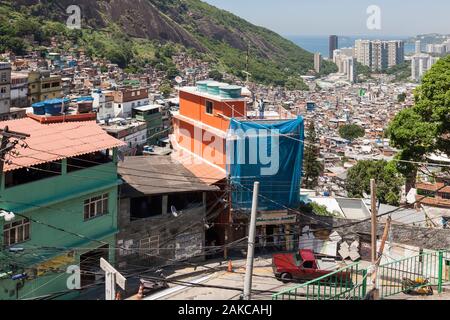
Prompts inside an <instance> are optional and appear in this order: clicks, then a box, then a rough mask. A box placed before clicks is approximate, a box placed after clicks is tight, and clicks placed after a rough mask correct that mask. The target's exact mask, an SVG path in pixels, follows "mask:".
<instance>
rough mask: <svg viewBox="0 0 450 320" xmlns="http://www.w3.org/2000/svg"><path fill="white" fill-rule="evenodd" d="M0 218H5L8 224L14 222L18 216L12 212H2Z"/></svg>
mask: <svg viewBox="0 0 450 320" xmlns="http://www.w3.org/2000/svg"><path fill="white" fill-rule="evenodd" d="M0 217H3V218H4V219H5V221H6V222H10V221H12V220H14V218H15V217H16V215H15V214H14V213H12V212H8V211H4V210H2V211H0Z"/></svg>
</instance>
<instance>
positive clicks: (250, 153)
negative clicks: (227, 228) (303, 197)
mask: <svg viewBox="0 0 450 320" xmlns="http://www.w3.org/2000/svg"><path fill="white" fill-rule="evenodd" d="M303 141H304V121H303V118H302V117H298V118H297V119H295V120H277V121H261V120H257V121H240V120H236V119H232V120H231V124H230V131H229V135H228V138H227V155H228V159H227V162H228V165H227V171H228V175H229V177H230V180H231V185H232V197H231V198H232V204H233V207H234V208H236V209H241V210H244V211H245V210H250V209H251V205H252V193H253V184H254V182H255V181H259V182H260V197H259V206H258V210H261V211H275V210H283V209H286V208H295V207H296V206H298V205H299V204H300V187H301V177H302V164H303V149H304V144H303Z"/></svg>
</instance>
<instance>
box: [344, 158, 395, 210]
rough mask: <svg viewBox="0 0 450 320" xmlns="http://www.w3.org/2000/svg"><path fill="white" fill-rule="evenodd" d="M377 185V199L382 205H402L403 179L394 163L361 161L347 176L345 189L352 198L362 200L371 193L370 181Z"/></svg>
mask: <svg viewBox="0 0 450 320" xmlns="http://www.w3.org/2000/svg"><path fill="white" fill-rule="evenodd" d="M371 179H375V181H376V183H377V198H378V200H379V201H380V202H381V203H386V204H390V205H395V206H397V205H399V204H400V192H401V187H402V186H403V178H402V177H401V175H400V173H399V172H398V171H397V169H396V166H395V163H394V162H386V161H372V160H369V161H360V162H358V163H357V164H356V165H355V166H354V167H352V168H351V169H350V170H349V171H348V174H347V181H346V184H345V189H346V190H347V192H348V196H349V197H351V198H362V197H363V194H364V193H366V194H369V193H370V180H371Z"/></svg>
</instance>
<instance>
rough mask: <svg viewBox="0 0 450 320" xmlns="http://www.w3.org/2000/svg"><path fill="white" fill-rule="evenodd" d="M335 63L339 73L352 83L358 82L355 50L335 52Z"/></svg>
mask: <svg viewBox="0 0 450 320" xmlns="http://www.w3.org/2000/svg"><path fill="white" fill-rule="evenodd" d="M333 62H334V63H335V64H336V65H337V67H338V72H339V73H342V74H344V75H345V76H346V77H347V80H348V81H350V82H351V83H355V82H356V81H357V63H356V58H355V57H354V50H353V48H342V49H337V50H334V53H333Z"/></svg>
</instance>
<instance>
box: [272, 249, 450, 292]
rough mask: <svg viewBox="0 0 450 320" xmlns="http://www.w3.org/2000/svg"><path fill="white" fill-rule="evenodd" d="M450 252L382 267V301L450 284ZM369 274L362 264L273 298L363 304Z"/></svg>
mask: <svg viewBox="0 0 450 320" xmlns="http://www.w3.org/2000/svg"><path fill="white" fill-rule="evenodd" d="M444 261H450V252H447V251H428V252H423V253H421V254H419V255H417V256H413V257H409V258H405V259H400V260H394V261H391V262H387V263H384V264H382V265H381V266H379V268H378V273H377V288H378V289H379V297H380V299H383V298H387V297H390V296H395V295H397V294H401V293H408V292H411V291H415V290H418V289H420V288H424V287H437V290H438V293H442V291H443V283H444V282H446V281H448V280H450V266H448V267H445V268H444ZM368 276H369V270H368V269H367V268H366V269H362V268H360V262H356V263H353V264H350V265H348V266H346V267H344V268H341V269H339V270H336V271H334V272H332V273H329V274H327V275H324V276H322V277H320V278H317V279H314V280H311V281H308V282H306V283H304V284H301V285H298V286H296V287H293V288H290V289H287V290H284V291H281V292H279V293H276V294H274V295H273V296H272V299H273V300H363V299H365V297H366V294H367V292H368V289H367V284H368V279H367V278H369V277H368Z"/></svg>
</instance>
